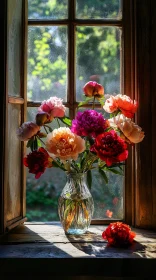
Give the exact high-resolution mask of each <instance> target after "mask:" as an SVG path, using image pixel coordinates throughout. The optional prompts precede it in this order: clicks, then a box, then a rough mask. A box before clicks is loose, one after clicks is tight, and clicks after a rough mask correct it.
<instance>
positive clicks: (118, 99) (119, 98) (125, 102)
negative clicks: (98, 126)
mask: <svg viewBox="0 0 156 280" xmlns="http://www.w3.org/2000/svg"><path fill="white" fill-rule="evenodd" d="M103 108H104V110H105V111H106V112H107V113H113V112H115V111H117V110H119V111H121V112H122V114H123V115H124V116H126V117H128V118H133V116H134V113H135V112H136V110H137V108H138V103H137V102H136V101H135V100H134V101H133V100H132V99H131V98H130V97H129V96H127V95H122V94H118V95H116V96H110V98H108V99H107V100H106V102H105V105H104V106H103Z"/></svg>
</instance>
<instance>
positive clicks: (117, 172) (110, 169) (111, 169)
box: [107, 168, 124, 175]
mask: <svg viewBox="0 0 156 280" xmlns="http://www.w3.org/2000/svg"><path fill="white" fill-rule="evenodd" d="M107 170H109V171H111V172H112V173H114V174H118V175H124V174H123V173H121V172H120V171H118V170H116V169H114V168H107Z"/></svg>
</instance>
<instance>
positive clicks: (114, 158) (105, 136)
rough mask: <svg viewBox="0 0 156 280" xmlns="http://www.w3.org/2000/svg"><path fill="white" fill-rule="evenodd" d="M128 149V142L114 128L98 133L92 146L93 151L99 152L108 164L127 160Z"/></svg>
mask: <svg viewBox="0 0 156 280" xmlns="http://www.w3.org/2000/svg"><path fill="white" fill-rule="evenodd" d="M126 149H127V144H126V143H125V141H124V140H123V139H121V137H119V136H118V135H117V133H116V132H115V131H114V130H111V131H109V132H104V133H102V134H100V135H98V136H97V137H96V139H95V143H94V144H93V145H92V146H91V151H92V152H95V153H97V155H98V157H99V158H100V159H101V160H103V161H105V162H106V164H107V166H111V165H112V164H113V163H117V162H120V161H124V160H126V159H127V157H128V150H126Z"/></svg>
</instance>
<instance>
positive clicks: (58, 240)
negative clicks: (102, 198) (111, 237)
mask: <svg viewBox="0 0 156 280" xmlns="http://www.w3.org/2000/svg"><path fill="white" fill-rule="evenodd" d="M105 228H106V226H103V225H100V226H98V225H91V226H90V228H89V231H88V232H87V233H86V234H83V235H80V236H76V235H75V236H74V235H72V236H71V235H65V234H64V231H63V229H62V226H61V225H60V223H59V222H53V223H37V222H36V223H25V224H24V225H20V226H18V227H16V228H14V229H13V230H11V231H10V232H9V233H8V234H6V235H4V236H2V237H1V238H0V263H2V264H3V265H1V268H2V269H3V270H4V271H5V269H6V271H8V267H9V266H10V269H12V271H14V270H17V269H18V270H20V269H21V271H22V270H23V269H24V267H27V269H29V267H31V269H32V267H33V269H34V270H35V269H37V271H40V269H41V270H43V267H44V266H46V270H47V271H48V270H49V271H51V270H52V271H53V274H55V273H57V275H70V274H71V275H103V276H104V275H105V276H107V277H114V276H116V277H127V276H133V277H134V276H135V277H138V276H139V277H141V276H144V277H150V275H152V272H153V271H154V270H153V269H155V266H156V233H155V232H154V231H148V230H141V229H134V228H132V230H133V231H135V232H136V237H135V240H134V243H133V244H132V246H130V247H129V248H126V249H121V248H112V247H108V245H107V242H106V241H104V240H103V239H102V236H101V234H102V232H103V231H104V229H105ZM17 259H18V261H17ZM61 265H63V266H66V267H67V269H66V270H64V269H61ZM146 279H147V278H146ZM151 279H152V278H151Z"/></svg>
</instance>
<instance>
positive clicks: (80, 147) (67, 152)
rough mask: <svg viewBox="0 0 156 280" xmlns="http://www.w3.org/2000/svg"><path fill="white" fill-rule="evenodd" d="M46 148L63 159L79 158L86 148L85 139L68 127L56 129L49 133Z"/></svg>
mask: <svg viewBox="0 0 156 280" xmlns="http://www.w3.org/2000/svg"><path fill="white" fill-rule="evenodd" d="M45 144H46V149H47V150H48V152H50V153H52V154H53V155H55V157H58V158H60V159H61V160H69V159H74V160H76V159H77V158H78V155H79V154H80V153H82V152H83V151H84V150H85V140H84V139H82V138H81V137H80V136H78V135H76V134H74V133H72V132H71V130H70V129H69V128H67V127H60V128H58V129H54V130H53V132H52V133H49V134H48V135H47V141H46V143H45Z"/></svg>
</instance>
